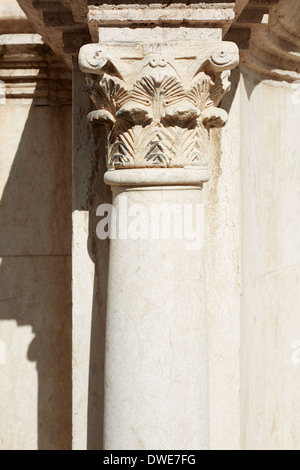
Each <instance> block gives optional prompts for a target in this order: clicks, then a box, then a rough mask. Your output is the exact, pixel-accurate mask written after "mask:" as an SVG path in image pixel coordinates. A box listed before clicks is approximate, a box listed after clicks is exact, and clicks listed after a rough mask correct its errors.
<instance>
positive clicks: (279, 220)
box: [241, 79, 300, 450]
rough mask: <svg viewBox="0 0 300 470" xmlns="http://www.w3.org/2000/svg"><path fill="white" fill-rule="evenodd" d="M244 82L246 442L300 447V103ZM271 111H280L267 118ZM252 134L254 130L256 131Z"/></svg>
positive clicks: (281, 91) (284, 92) (283, 91)
mask: <svg viewBox="0 0 300 470" xmlns="http://www.w3.org/2000/svg"><path fill="white" fill-rule="evenodd" d="M293 93H295V91H294V90H293V88H292V87H291V86H285V87H280V86H278V85H277V86H276V85H275V86H274V85H273V86H272V85H270V84H265V83H261V84H259V85H257V86H256V87H254V86H253V83H252V82H251V81H250V80H249V79H246V80H245V81H244V82H243V103H242V115H241V122H242V134H241V144H242V228H243V231H242V247H243V250H242V255H243V264H242V306H241V308H242V312H241V314H242V330H241V331H242V337H241V345H242V350H241V363H242V364H243V367H242V369H241V372H242V376H241V409H242V447H243V448H246V449H249V448H250V449H271V450H280V449H283V450H284V449H290V450H293V449H294V450H295V449H299V446H300V440H299V439H300V434H299V418H300V400H299V386H300V383H299V380H300V374H299V365H297V364H294V363H293V353H295V350H294V349H293V344H294V342H296V344H297V340H298V339H299V338H300V316H299V302H300V298H299V292H300V277H299V266H300V240H299V224H300V165H299V104H296V103H295V101H294V100H293ZM266 113H267V115H268V116H271V117H272V118H271V119H270V118H268V119H266ZM249 135H251V136H252V138H251V139H249Z"/></svg>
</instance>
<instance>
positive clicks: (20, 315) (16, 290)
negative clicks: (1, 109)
mask: <svg viewBox="0 0 300 470" xmlns="http://www.w3.org/2000/svg"><path fill="white" fill-rule="evenodd" d="M24 109H26V107H25V106H18V105H14V104H12V105H10V106H8V107H7V109H6V110H5V120H4V119H3V117H2V120H1V127H2V126H3V125H4V126H5V128H6V134H5V138H6V140H7V141H8V140H9V139H16V138H19V137H18V135H17V134H16V130H15V124H16V123H18V122H19V120H20V119H22V116H23V117H24V116H25V117H24V121H25V120H26V115H25V114H26V112H27V111H25V110H24ZM27 109H28V108H27ZM71 120H72V116H71V106H61V107H53V106H36V105H35V104H32V106H31V108H30V110H29V113H28V117H27V120H26V124H25V127H24V130H23V134H22V137H21V139H20V143H19V147H18V149H17V152H16V154H15V158H14V161H13V163H12V166H11V169H10V174H9V178H8V180H7V183H6V186H5V189H4V193H3V197H2V200H1V201H0V227H1V236H0V257H1V258H2V263H1V266H0V324H1V321H2V320H15V321H16V322H17V325H18V326H24V325H30V326H31V327H32V331H33V334H34V335H35V337H34V339H33V341H32V343H31V344H30V346H29V348H28V355H27V358H28V360H29V361H33V362H36V368H37V373H38V426H37V427H38V449H39V450H67V449H71V419H72V402H71V399H72V397H71V393H72V382H71V364H72V356H71V354H72V351H71V324H72V318H71V258H70V254H71V143H72V137H71V127H72V126H71ZM4 121H5V122H4ZM14 133H15V134H14ZM4 153H5V152H4ZM8 153H9V152H8ZM5 158H6V155H1V160H2V163H3V162H4V161H5ZM19 337H20V336H18V338H19ZM10 340H11V339H10V338H7V342H9V341H10ZM12 346H13V345H12ZM13 354H14V353H13V352H12V355H13ZM14 359H15V361H16V371H15V372H12V371H9V373H10V375H11V376H13V380H12V381H10V385H9V392H10V394H11V396H12V397H13V398H12V399H11V400H10V401H9V406H10V407H12V408H13V407H14V403H15V401H18V403H19V402H21V403H22V400H23V399H24V394H28V395H29V394H30V395H31V393H32V398H31V397H29V396H27V397H25V403H26V402H27V403H28V402H29V403H32V406H36V404H35V398H33V397H34V394H35V390H32V387H33V386H32V387H30V386H29V387H27V388H26V387H25V383H26V384H27V385H28V381H30V379H28V377H26V376H25V374H26V372H24V371H22V368H21V367H20V366H18V364H19V363H20V361H21V362H22V360H23V358H18V357H15V358H14ZM6 367H9V364H8V365H7V366H6ZM18 406H19V405H18ZM11 413H12V416H13V412H11ZM23 413H24V415H23V418H24V416H26V415H27V414H30V410H28V409H26V408H25V407H24V409H23V408H22V414H23ZM22 414H21V415H19V416H17V415H16V416H15V420H18V421H19V424H18V427H19V429H20V428H21V427H22ZM27 418H28V417H27ZM25 421H26V422H27V423H28V419H26V420H25ZM14 422H15V421H13V422H12V423H7V426H10V427H11V428H14ZM29 422H30V420H29ZM35 426H36V423H32V429H26V427H24V429H22V433H24V436H25V437H26V436H27V434H29V433H33V434H34V433H35ZM24 441H26V439H24ZM17 445H18V443H17Z"/></svg>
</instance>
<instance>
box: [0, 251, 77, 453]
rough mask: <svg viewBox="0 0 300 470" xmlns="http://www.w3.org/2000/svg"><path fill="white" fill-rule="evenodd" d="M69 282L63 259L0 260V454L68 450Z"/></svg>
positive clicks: (69, 439) (69, 367) (69, 391)
mask: <svg viewBox="0 0 300 470" xmlns="http://www.w3.org/2000/svg"><path fill="white" fill-rule="evenodd" d="M70 278H71V274H70V259H69V258H68V257H56V256H43V257H35V256H32V257H5V258H2V260H1V266H0V341H2V342H4V344H5V358H3V355H2V361H0V363H1V365H0V368H1V376H0V414H1V421H0V448H1V450H30V449H33V450H36V449H40V450H59V449H70V448H71V406H72V405H71V337H70V335H71V293H70V282H71V279H70ZM4 359H5V360H4Z"/></svg>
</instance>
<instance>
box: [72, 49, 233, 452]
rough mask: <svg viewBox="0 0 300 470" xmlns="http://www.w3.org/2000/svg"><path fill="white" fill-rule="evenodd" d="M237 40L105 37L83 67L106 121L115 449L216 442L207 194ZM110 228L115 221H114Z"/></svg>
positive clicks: (109, 423) (108, 388)
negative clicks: (213, 141) (212, 431)
mask: <svg viewBox="0 0 300 470" xmlns="http://www.w3.org/2000/svg"><path fill="white" fill-rule="evenodd" d="M237 63H238V50H237V47H236V46H235V45H234V44H232V43H227V42H224V43H221V42H220V41H201V42H200V41H187V42H184V41H183V42H180V41H174V42H169V43H163V42H162V43H141V42H139V43H137V42H135V43H119V44H118V43H110V44H108V43H101V44H91V45H87V46H84V47H83V48H82V49H81V51H80V57H79V64H80V67H81V70H82V71H84V72H86V73H88V74H89V78H88V86H87V91H88V93H89V95H90V97H91V99H92V100H93V102H94V104H95V107H96V110H95V111H92V112H91V113H90V114H89V120H90V122H91V123H92V124H93V125H104V126H105V127H106V129H107V144H106V149H107V152H106V163H107V168H108V171H107V173H106V175H105V182H106V183H107V184H108V185H110V186H111V188H112V192H113V205H112V207H109V206H106V207H101V206H100V207H99V209H98V211H99V212H98V215H99V216H100V215H101V216H105V214H106V213H108V216H107V217H106V218H105V217H103V219H101V222H100V223H99V224H98V227H97V234H98V236H99V237H100V238H101V237H105V236H107V234H105V230H104V228H105V225H106V226H107V227H108V229H109V236H110V238H111V241H110V259H109V279H108V303H107V323H106V351H105V353H106V358H105V403H104V448H105V449H106V450H109V449H120V450H122V449H147V450H152V449H157V448H159V449H165V450H170V449H181V450H188V449H208V448H209V425H208V410H209V404H208V346H207V327H206V299H205V297H206V296H205V269H204V260H203V232H204V227H203V224H204V221H203V217H202V214H203V205H202V193H201V189H202V187H203V184H204V183H205V182H206V181H208V180H209V170H208V163H209V162H208V157H209V145H210V129H211V127H221V126H223V125H224V124H225V122H226V119H227V113H226V112H225V111H224V110H222V109H219V108H218V107H217V106H218V104H219V103H220V101H221V99H222V97H223V96H224V95H225V93H226V92H227V91H228V90H229V88H230V82H229V75H230V69H232V68H234V67H235V66H236V65H237ZM107 227H106V228H107Z"/></svg>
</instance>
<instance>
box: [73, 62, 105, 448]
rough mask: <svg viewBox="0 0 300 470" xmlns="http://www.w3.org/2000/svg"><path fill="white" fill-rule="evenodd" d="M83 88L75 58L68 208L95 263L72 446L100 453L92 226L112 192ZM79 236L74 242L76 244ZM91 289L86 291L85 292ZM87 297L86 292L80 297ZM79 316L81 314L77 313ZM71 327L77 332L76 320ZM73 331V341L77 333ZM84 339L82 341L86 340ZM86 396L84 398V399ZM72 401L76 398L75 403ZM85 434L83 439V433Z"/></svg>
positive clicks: (101, 304) (100, 286) (99, 252)
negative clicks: (85, 219) (82, 219)
mask: <svg viewBox="0 0 300 470" xmlns="http://www.w3.org/2000/svg"><path fill="white" fill-rule="evenodd" d="M84 86H85V76H84V74H83V73H82V72H81V71H79V68H78V64H77V60H74V63H73V90H74V98H73V99H74V111H73V129H74V130H73V145H74V152H73V210H74V211H83V212H85V213H86V214H88V216H89V234H88V240H86V243H87V248H88V255H86V254H84V250H80V252H81V253H80V256H82V260H83V262H84V260H85V256H89V257H90V259H91V260H92V261H93V263H94V264H95V271H94V282H93V299H92V307H91V310H92V311H91V312H87V315H89V314H90V315H91V317H90V318H87V319H86V321H87V322H88V321H89V320H91V331H90V335H89V338H88V341H87V342H88V343H89V377H88V384H87V386H88V390H85V384H84V383H83V382H84V381H79V382H80V383H76V382H75V383H74V384H73V387H74V391H75V393H76V395H77V398H78V402H79V405H78V406H80V407H81V409H80V410H77V411H78V414H79V416H82V414H83V413H85V410H86V408H87V429H86V430H85V429H84V430H81V429H79V430H78V429H77V427H78V426H79V427H80V426H81V423H80V422H77V420H75V421H76V422H75V421H74V433H78V435H77V436H76V438H75V439H74V440H75V441H76V446H77V445H78V446H80V449H82V448H86V449H87V450H102V449H103V412H104V361H105V357H104V354H105V324H106V299H107V277H108V254H109V240H99V239H98V238H97V236H96V226H97V223H98V222H99V217H96V210H97V207H98V206H99V205H100V204H110V203H111V199H112V193H111V190H110V188H109V187H108V186H107V185H106V184H105V183H104V181H103V176H104V173H105V172H106V163H105V141H106V131H105V129H104V128H103V127H98V128H93V127H92V126H91V125H90V124H89V123H88V121H87V115H88V113H89V112H90V111H92V110H93V109H94V107H93V103H92V101H91V100H90V97H89V96H88V94H87V93H86V94H83V92H82V90H83V89H84ZM73 230H74V242H75V244H76V243H77V242H78V243H79V244H82V243H84V234H83V233H82V227H80V228H79V231H78V228H77V226H76V224H75V226H74V228H73ZM77 237H78V240H77ZM79 269H80V267H79V266H78V267H77V263H76V265H75V270H74V273H73V283H74V287H75V289H76V284H77V277H79V284H80V285H82V279H83V278H82V276H86V277H85V278H84V279H85V281H86V282H87V283H89V282H90V274H91V273H90V272H88V273H86V274H82V273H80V272H79ZM89 291H90V289H89V287H88V289H87V292H89ZM85 295H86V294H85ZM76 312H78V306H75V307H74V315H76V314H77V313H76ZM79 313H80V312H79ZM74 328H75V329H76V328H78V325H77V322H76V319H75V322H74ZM74 333H75V337H76V339H75V342H76V341H77V340H78V335H77V334H76V331H74ZM86 340H87V338H85V341H86ZM73 347H74V350H75V358H76V354H77V352H76V351H77V349H79V350H80V348H81V347H82V345H80V344H78V345H76V344H75V343H74V345H73ZM82 356H85V352H84V351H81V352H80V353H79V357H81V358H82ZM77 367H78V371H79V374H80V371H82V373H83V374H84V375H85V371H84V370H83V369H82V368H83V365H82V363H78V364H77ZM86 394H87V396H86ZM76 401H77V399H76ZM86 432H87V435H86ZM79 435H80V436H85V435H86V437H87V439H86V442H83V441H81V442H78V441H79V439H80V440H81V439H82V438H81V437H79Z"/></svg>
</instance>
